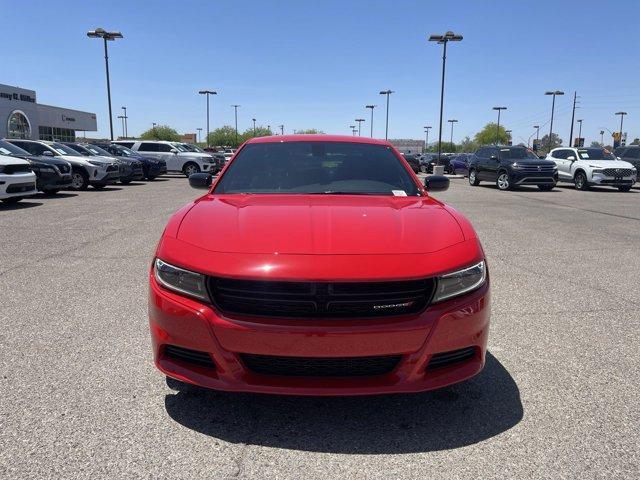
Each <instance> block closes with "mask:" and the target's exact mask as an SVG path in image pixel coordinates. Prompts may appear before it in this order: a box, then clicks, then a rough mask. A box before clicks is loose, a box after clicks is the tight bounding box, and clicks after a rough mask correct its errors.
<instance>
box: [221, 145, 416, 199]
mask: <svg viewBox="0 0 640 480" xmlns="http://www.w3.org/2000/svg"><path fill="white" fill-rule="evenodd" d="M215 193H286V194H345V195H348V194H354V195H398V196H406V195H419V194H420V190H419V189H418V186H417V185H416V183H415V181H414V180H413V178H412V176H411V175H410V174H409V172H408V171H407V170H406V168H405V167H404V165H403V164H402V163H401V161H400V159H398V158H397V157H396V155H395V154H394V153H393V151H392V150H391V148H389V147H386V146H384V145H371V144H362V143H347V142H282V143H281V142H278V143H253V144H248V145H246V146H245V147H244V148H242V149H241V150H240V152H239V153H238V154H237V155H236V156H235V158H234V160H233V162H232V163H231V165H230V167H229V169H228V170H227V171H226V173H225V174H224V175H223V176H222V178H221V179H220V181H219V183H218V184H217V185H216V188H215Z"/></svg>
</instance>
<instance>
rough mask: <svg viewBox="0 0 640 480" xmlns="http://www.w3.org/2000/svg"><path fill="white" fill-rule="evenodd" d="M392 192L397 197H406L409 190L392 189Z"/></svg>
mask: <svg viewBox="0 0 640 480" xmlns="http://www.w3.org/2000/svg"><path fill="white" fill-rule="evenodd" d="M391 193H393V195H394V196H395V197H406V196H407V192H405V191H404V190H391Z"/></svg>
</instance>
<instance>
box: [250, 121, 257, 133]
mask: <svg viewBox="0 0 640 480" xmlns="http://www.w3.org/2000/svg"><path fill="white" fill-rule="evenodd" d="M251 120H253V136H254V137H255V136H256V119H255V118H252V119H251Z"/></svg>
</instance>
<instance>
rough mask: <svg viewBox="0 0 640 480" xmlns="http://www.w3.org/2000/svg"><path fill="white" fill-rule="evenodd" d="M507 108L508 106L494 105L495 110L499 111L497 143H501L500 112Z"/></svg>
mask: <svg viewBox="0 0 640 480" xmlns="http://www.w3.org/2000/svg"><path fill="white" fill-rule="evenodd" d="M506 109H507V107H493V110H497V111H498V126H497V127H496V145H497V144H498V143H500V112H501V111H502V110H506Z"/></svg>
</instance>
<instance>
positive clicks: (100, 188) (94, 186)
mask: <svg viewBox="0 0 640 480" xmlns="http://www.w3.org/2000/svg"><path fill="white" fill-rule="evenodd" d="M91 186H92V187H93V188H95V189H96V190H102V189H103V188H104V187H106V186H107V184H106V183H93V184H92V185H91Z"/></svg>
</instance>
